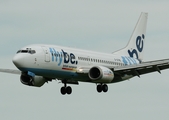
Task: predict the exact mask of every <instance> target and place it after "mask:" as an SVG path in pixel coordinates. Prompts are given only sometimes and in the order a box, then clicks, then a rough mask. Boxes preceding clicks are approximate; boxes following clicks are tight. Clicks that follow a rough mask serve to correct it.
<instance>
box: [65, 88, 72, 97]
mask: <svg viewBox="0 0 169 120" xmlns="http://www.w3.org/2000/svg"><path fill="white" fill-rule="evenodd" d="M66 93H67V94H69V95H70V94H71V93H72V88H71V87H70V86H68V87H66Z"/></svg>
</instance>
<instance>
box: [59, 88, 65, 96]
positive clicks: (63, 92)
mask: <svg viewBox="0 0 169 120" xmlns="http://www.w3.org/2000/svg"><path fill="white" fill-rule="evenodd" d="M60 92H61V94H62V95H65V94H66V88H65V87H61V89H60Z"/></svg>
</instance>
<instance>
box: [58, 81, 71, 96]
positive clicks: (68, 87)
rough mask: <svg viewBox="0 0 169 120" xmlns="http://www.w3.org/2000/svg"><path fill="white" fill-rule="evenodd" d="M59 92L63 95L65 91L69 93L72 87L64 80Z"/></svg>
mask: <svg viewBox="0 0 169 120" xmlns="http://www.w3.org/2000/svg"><path fill="white" fill-rule="evenodd" d="M60 92H61V94H62V95H65V94H66V93H67V94H68V95H70V94H71V93H72V88H71V87H70V86H67V85H66V82H64V86H63V87H61V89H60Z"/></svg>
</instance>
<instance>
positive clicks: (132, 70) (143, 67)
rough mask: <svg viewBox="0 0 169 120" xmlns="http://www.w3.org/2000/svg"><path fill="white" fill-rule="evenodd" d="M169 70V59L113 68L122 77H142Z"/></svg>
mask: <svg viewBox="0 0 169 120" xmlns="http://www.w3.org/2000/svg"><path fill="white" fill-rule="evenodd" d="M167 68H169V59H163V60H156V61H148V62H143V63H141V64H137V65H128V66H120V67H115V68H113V71H114V73H115V74H116V75H120V76H124V75H125V74H127V75H132V76H138V77H140V75H143V74H147V73H151V72H156V71H157V72H159V73H161V70H164V69H167Z"/></svg>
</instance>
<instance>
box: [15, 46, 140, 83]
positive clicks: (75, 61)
mask: <svg viewBox="0 0 169 120" xmlns="http://www.w3.org/2000/svg"><path fill="white" fill-rule="evenodd" d="M13 62H14V64H15V65H16V66H17V68H18V69H20V70H21V71H22V72H26V71H30V72H32V73H34V74H35V75H39V76H44V77H47V78H53V79H55V78H57V79H60V80H64V79H69V80H76V81H83V82H86V81H88V82H90V80H89V77H88V76H86V75H83V74H78V73H77V70H78V69H80V68H81V67H83V68H84V67H86V68H91V67H92V66H104V67H107V68H114V67H117V66H124V65H131V64H139V61H138V60H137V59H134V58H131V57H126V56H121V55H114V54H105V53H99V52H92V51H86V50H80V49H74V48H68V47H61V46H54V45H30V46H26V47H24V48H22V49H21V50H20V51H18V52H17V54H16V55H15V57H14V58H13ZM127 78H128V76H127Z"/></svg>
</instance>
